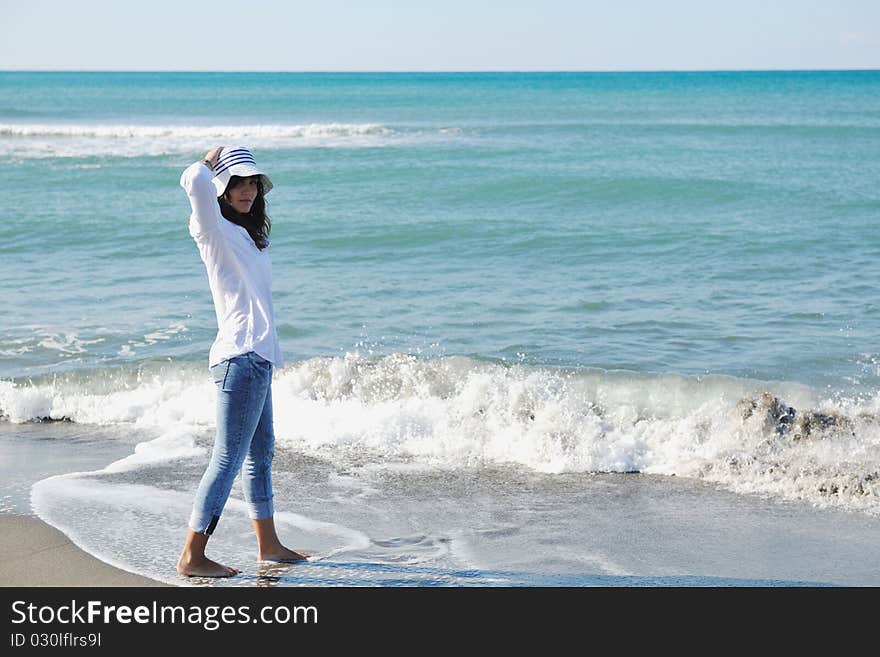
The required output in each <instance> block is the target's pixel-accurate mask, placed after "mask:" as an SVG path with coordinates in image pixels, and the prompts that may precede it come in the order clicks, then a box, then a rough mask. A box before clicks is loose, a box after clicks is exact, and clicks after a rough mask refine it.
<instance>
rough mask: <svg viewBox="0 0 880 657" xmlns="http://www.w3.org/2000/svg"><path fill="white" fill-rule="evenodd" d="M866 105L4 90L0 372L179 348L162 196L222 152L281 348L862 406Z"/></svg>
mask: <svg viewBox="0 0 880 657" xmlns="http://www.w3.org/2000/svg"><path fill="white" fill-rule="evenodd" d="M878 90H880V73H877V72H870V71H866V72H839V73H834V72H817V73H806V72H801V73H657V74H641V73H638V74H635V73H634V74H573V73H572V74H568V73H560V74H169V73H161V74H158V73H157V74H146V73H144V74H122V73H120V74H99V73H53V74H41V73H3V74H0V154H2V155H3V162H2V164H0V173H2V176H3V179H4V180H5V181H6V184H7V185H8V186H9V187H10V188H11V189H14V190H15V191H14V193H15V199H16V200H15V202H14V203H13V204H11V205H7V209H6V211H5V212H4V214H5V215H6V217H5V218H6V220H5V221H4V222H3V223H4V227H3V229H2V247H0V248H2V253H3V259H2V263H3V264H2V265H0V267H2V271H0V286H2V295H3V297H4V298H5V299H6V300H7V301H6V302H7V308H9V309H10V310H11V312H8V313H5V315H6V317H5V318H4V322H3V326H2V329H0V330H2V333H0V343H2V344H0V348H2V353H3V358H2V361H0V376H2V377H5V378H19V377H24V376H34V375H39V374H48V373H50V372H57V371H59V370H69V369H72V368H73V369H79V368H92V367H96V366H107V365H110V364H114V365H115V364H118V365H130V364H132V363H136V362H139V361H140V360H142V359H150V358H163V357H166V356H171V357H174V358H179V359H185V360H198V359H200V358H202V357H203V356H204V353H205V348H206V345H207V344H208V343H209V342H210V340H211V338H212V333H213V331H214V326H213V314H212V313H211V309H210V305H209V303H210V298H209V296H207V290H206V285H205V281H204V280H203V276H202V274H201V271H200V263H199V261H198V259H197V258H194V257H193V256H194V253H195V252H194V250H193V245H192V244H191V243H190V241H189V240H188V237H187V234H186V227H185V221H186V215H187V207H186V199H185V197H184V196H183V194H182V191H181V190H180V189H179V187H178V186H177V182H176V181H177V176H178V174H179V171H180V170H181V169H182V168H183V167H184V166H185V165H186V164H187V163H188V162H190V161H192V160H194V159H196V158H197V157H198V156H199V155H201V154H202V153H204V151H206V150H207V149H208V148H210V147H212V146H214V145H215V144H221V143H230V142H234V143H239V142H241V143H245V144H248V145H251V146H252V148H253V149H254V150H255V152H256V154H257V156H258V158H259V160H260V161H261V162H262V163H263V165H264V166H265V167H266V168H267V169H268V170H269V171H271V172H272V174H273V177H274V179H275V180H276V191H275V192H273V194H272V195H271V197H270V199H269V200H270V202H271V203H270V210H271V213H272V216H273V218H274V222H275V227H274V233H273V261H274V264H275V271H276V296H277V306H278V315H279V318H280V321H281V325H282V327H281V335H282V338H283V342H284V348H285V350H286V353H288V354H289V355H290V356H291V357H295V358H306V357H311V356H319V355H339V354H342V353H345V352H346V351H352V350H357V349H361V350H363V349H364V348H365V347H366V346H368V348H369V350H370V351H371V353H397V352H406V353H419V354H427V355H449V354H468V355H474V356H477V357H481V358H498V359H507V360H518V361H524V362H527V363H534V364H553V365H560V366H565V367H576V368H581V367H587V368H603V369H625V370H633V371H638V372H646V371H648V372H677V373H684V374H706V373H711V374H726V375H731V376H737V377H751V378H757V379H765V380H793V381H798V382H802V383H804V384H807V385H811V386H820V387H824V386H828V387H831V388H833V389H840V390H847V391H850V390H853V389H855V390H857V391H859V392H864V391H869V392H870V391H873V390H874V389H876V386H877V383H878V368H877V363H876V361H877V354H878V351H877V347H876V340H875V339H874V336H876V335H878V333H880V313H878V306H877V304H876V302H875V300H874V299H873V295H872V291H873V290H874V289H875V288H876V280H877V271H878V266H877V264H876V260H877V259H876V256H877V254H878V249H877V242H876V239H874V230H873V227H874V225H873V224H874V220H875V219H876V217H877V213H878V210H880V195H878V193H877V191H876V190H877V187H876V181H877V179H878V173H880V165H878V162H877V158H876V153H877V152H880V110H878V106H877V103H876V99H877V97H878V95H877V92H878ZM157 334H158V335H161V336H162V339H161V340H158V339H157V340H154V341H153V342H152V343H150V342H151V341H150V339H149V337H148V336H150V335H157ZM144 343H147V344H144ZM46 344H50V345H53V346H49V347H47V346H46ZM55 345H58V346H55Z"/></svg>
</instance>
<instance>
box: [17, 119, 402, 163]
mask: <svg viewBox="0 0 880 657" xmlns="http://www.w3.org/2000/svg"><path fill="white" fill-rule="evenodd" d="M399 136H400V133H398V132H397V131H395V130H392V129H391V128H388V127H387V126H384V125H381V124H378V123H311V124H302V125H242V126H234V125H212V126H194V125H123V124H86V123H77V124H61V123H59V124H50V123H40V124H37V123H21V124H19V123H0V154H2V155H4V156H13V157H70V156H77V157H82V156H89V155H116V156H140V155H164V154H176V153H187V152H191V151H200V150H204V149H205V148H207V147H208V146H210V145H213V144H217V143H226V144H236V143H244V144H247V145H249V146H251V147H253V148H260V149H264V150H274V149H279V148H296V147H312V146H328V147H333V146H351V147H357V146H381V145H385V144H387V143H390V140H391V139H393V138H394V137H399Z"/></svg>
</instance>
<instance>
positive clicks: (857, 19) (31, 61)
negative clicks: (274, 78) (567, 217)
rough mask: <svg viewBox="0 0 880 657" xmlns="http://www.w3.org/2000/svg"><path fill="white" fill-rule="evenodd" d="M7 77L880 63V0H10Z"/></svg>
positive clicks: (2, 57)
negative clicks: (16, 73) (15, 73)
mask: <svg viewBox="0 0 880 657" xmlns="http://www.w3.org/2000/svg"><path fill="white" fill-rule="evenodd" d="M0 16H2V28H0V34H2V37H0V69H3V70H158V71H165V70H181V71H487V70H491V71H510V70H516V71H532V70H541V71H552V70H563V71H657V70H743V69H747V70H756V69H757V70H768V69H770V70H772V69H852V68H858V69H864V68H880V0H726V1H719V0H655V1H652V0H582V1H580V2H577V1H575V0H567V1H566V0H535V1H532V2H524V1H521V0H469V1H464V0H442V1H436V2H421V1H419V0H408V1H407V0H384V1H375V2H372V1H369V0H366V1H364V2H356V1H353V0H351V1H348V2H343V1H341V0H309V1H307V2H299V1H295V0H289V1H283V0H281V1H275V2H272V1H268V0H247V1H245V2H241V1H239V2H232V1H231V0H214V1H213V2H206V1H203V0H144V1H132V0H116V1H112V0H78V1H77V2H72V1H70V0H0Z"/></svg>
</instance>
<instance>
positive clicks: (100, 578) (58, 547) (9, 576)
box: [0, 515, 167, 587]
mask: <svg viewBox="0 0 880 657" xmlns="http://www.w3.org/2000/svg"><path fill="white" fill-rule="evenodd" d="M0 586H102V587H103V586H138V587H146V586H167V585H166V584H163V583H161V582H157V581H155V580H152V579H148V578H146V577H141V576H140V575H135V574H134V573H129V572H127V571H125V570H121V569H119V568H114V567H113V566H110V565H108V564H106V563H104V562H103V561H101V560H100V559H96V558H95V557H93V556H91V555H90V554H88V553H87V552H84V551H83V550H80V549H79V548H78V547H77V546H76V545H74V544H73V543H72V542H71V541H70V539H69V538H67V536H65V535H64V534H63V533H61V532H60V531H58V530H57V529H55V528H54V527H52V526H50V525H47V524H46V523H45V522H43V521H42V520H40V519H39V518H35V517H32V516H19V515H0Z"/></svg>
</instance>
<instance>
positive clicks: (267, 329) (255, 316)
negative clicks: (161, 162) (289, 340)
mask: <svg viewBox="0 0 880 657" xmlns="http://www.w3.org/2000/svg"><path fill="white" fill-rule="evenodd" d="M211 177H212V173H211V170H210V169H208V167H206V166H205V165H203V164H202V163H201V162H195V163H194V164H191V165H190V166H189V167H187V168H186V169H185V170H184V172H183V174H181V176H180V186H181V187H183V189H184V190H186V194H187V196H189V202H190V204H191V205H192V214H191V215H190V218H189V234H190V235H192V238H193V239H194V240H195V242H196V245H197V246H198V247H199V254H200V255H201V256H202V261H203V262H204V263H205V269H207V272H208V284H209V285H210V286H211V296H212V297H213V298H214V311H215V312H216V314H217V338H216V339H215V340H214V344H213V345H211V353H210V356H209V365H216V364H217V363H220V362H222V361H223V360H226V359H228V358H232V357H233V356H238V355H240V354H245V353H247V352H249V351H253V352H256V353H257V354H258V355H259V356H262V357H263V358H265V359H266V360H268V361H270V362H271V363H272V364H273V365H274V366H275V367H276V368H278V367H283V365H284V360H283V358H282V355H281V346H280V344H279V343H278V334H277V331H276V328H275V310H274V308H273V307H272V260H271V258H270V257H269V247H266V248H265V249H263V250H262V251H261V250H260V249H258V248H257V245H256V244H254V241H253V240H252V239H251V236H250V235H248V232H247V230H245V229H244V228H243V227H242V226H239V225H238V224H234V223H232V222H231V221H228V220H227V219H225V218H224V217H223V215H221V214H220V204H219V203H218V202H217V191H216V190H215V188H214V184H213V183H212V182H211Z"/></svg>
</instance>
